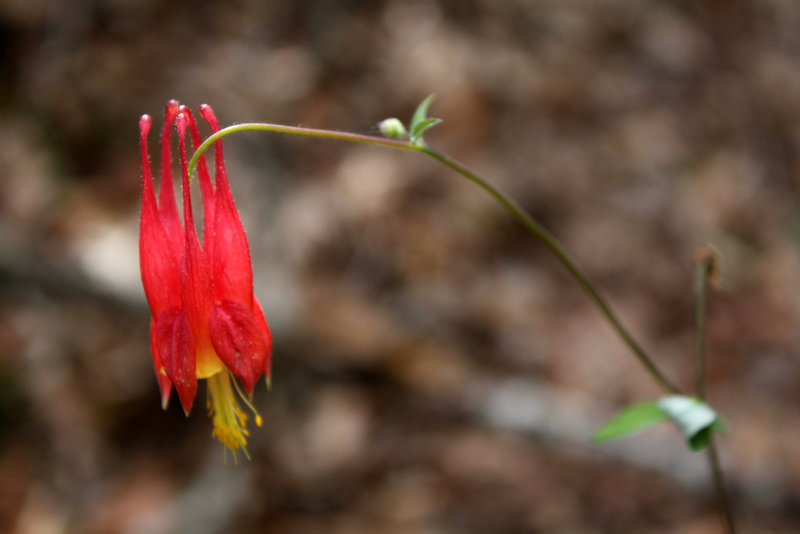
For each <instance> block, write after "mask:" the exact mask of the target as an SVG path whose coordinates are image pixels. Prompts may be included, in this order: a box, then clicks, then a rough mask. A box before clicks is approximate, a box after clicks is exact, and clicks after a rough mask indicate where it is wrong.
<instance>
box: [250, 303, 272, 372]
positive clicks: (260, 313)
mask: <svg viewBox="0 0 800 534" xmlns="http://www.w3.org/2000/svg"><path fill="white" fill-rule="evenodd" d="M253 314H254V315H255V318H256V324H257V325H258V327H259V328H260V329H261V334H262V335H263V336H264V343H265V344H266V346H267V357H266V358H265V359H264V376H265V377H266V379H267V383H269V380H270V377H271V376H272V334H270V332H269V326H268V325H267V319H266V318H265V317H264V309H263V308H262V307H261V303H260V302H258V299H256V298H254V299H253Z"/></svg>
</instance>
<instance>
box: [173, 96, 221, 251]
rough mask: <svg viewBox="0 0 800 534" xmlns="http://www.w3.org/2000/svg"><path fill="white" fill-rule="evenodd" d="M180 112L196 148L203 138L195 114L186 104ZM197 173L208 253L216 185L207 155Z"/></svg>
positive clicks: (205, 246) (200, 162)
mask: <svg viewBox="0 0 800 534" xmlns="http://www.w3.org/2000/svg"><path fill="white" fill-rule="evenodd" d="M180 113H182V114H183V115H184V116H185V117H186V122H187V124H188V126H189V133H190V134H191V136H192V143H193V144H194V147H195V150H196V149H197V147H198V146H200V143H202V139H201V138H200V131H199V130H198V129H197V123H196V122H195V120H194V115H192V112H191V110H190V109H189V108H187V107H186V106H181V107H180ZM197 175H198V177H199V178H200V192H201V194H202V196H203V248H204V249H205V250H206V253H208V254H210V252H209V245H210V241H211V239H209V237H208V236H209V235H210V234H211V232H212V231H213V228H214V185H213V184H212V183H211V177H210V176H209V174H208V166H207V165H206V157H205V155H202V156H200V159H199V160H198V161H197ZM190 178H191V177H190Z"/></svg>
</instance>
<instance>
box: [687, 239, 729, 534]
mask: <svg viewBox="0 0 800 534" xmlns="http://www.w3.org/2000/svg"><path fill="white" fill-rule="evenodd" d="M697 258H698V259H697V263H696V265H695V298H694V312H695V379H696V384H697V397H698V398H699V399H700V400H701V401H704V402H705V400H706V351H705V337H706V336H705V316H706V293H707V289H708V279H709V276H710V275H711V273H712V270H713V265H714V261H715V260H714V252H713V250H711V249H710V247H704V248H703V249H701V250H700V251H699V252H698V256H697ZM709 432H711V435H710V437H709V442H708V447H707V448H706V459H707V460H708V467H709V470H710V471H711V479H712V480H713V481H714V491H715V493H716V494H717V503H718V504H719V508H720V513H721V514H722V516H723V520H724V523H725V528H726V531H727V532H728V534H736V523H735V521H734V519H733V509H732V507H731V503H730V498H729V496H728V491H727V489H726V484H725V475H724V473H723V471H722V464H721V463H720V460H719V452H718V451H717V445H716V442H715V440H714V431H713V429H709Z"/></svg>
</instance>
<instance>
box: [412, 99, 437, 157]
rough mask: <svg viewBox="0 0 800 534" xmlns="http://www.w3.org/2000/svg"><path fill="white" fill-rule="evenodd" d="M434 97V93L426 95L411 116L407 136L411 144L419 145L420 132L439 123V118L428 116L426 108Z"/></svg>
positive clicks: (420, 140)
mask: <svg viewBox="0 0 800 534" xmlns="http://www.w3.org/2000/svg"><path fill="white" fill-rule="evenodd" d="M435 98H436V95H435V94H431V95H428V97H427V98H426V99H425V100H423V101H422V102H420V104H419V106H417V109H416V110H415V111H414V115H413V116H412V117H411V123H410V124H409V126H408V131H409V137H410V140H411V142H412V143H413V144H415V145H419V144H421V143H422V133H423V132H424V131H425V130H427V129H428V128H431V127H433V126H435V125H436V124H438V123H440V122H441V120H440V119H431V118H428V108H429V107H430V105H431V103H432V102H433V101H434V99H435Z"/></svg>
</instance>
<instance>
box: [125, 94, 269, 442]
mask: <svg viewBox="0 0 800 534" xmlns="http://www.w3.org/2000/svg"><path fill="white" fill-rule="evenodd" d="M200 115H201V116H202V117H203V119H205V121H206V122H208V124H209V126H210V127H211V130H212V132H216V131H218V130H219V125H218V123H217V119H216V117H215V116H214V112H213V111H212V110H211V107H209V106H207V105H202V106H200ZM151 123H152V121H151V119H150V117H149V116H147V115H143V116H142V118H141V119H140V120H139V132H140V142H141V153H142V217H141V227H140V232H139V259H140V266H141V272H142V284H143V286H144V292H145V295H146V297H147V302H148V304H149V306H150V311H151V314H152V318H151V321H150V348H151V352H152V355H153V363H154V365H155V369H156V376H157V378H158V385H159V388H160V390H161V400H162V406H163V407H164V408H166V406H167V403H168V402H169V398H170V394H171V391H172V387H173V386H174V387H175V390H176V391H177V393H178V397H179V399H180V402H181V405H182V406H183V409H184V411H185V412H186V414H187V415H188V414H189V412H190V411H191V409H192V403H193V401H194V397H195V394H196V392H197V382H198V379H205V380H206V382H207V390H208V401H207V407H208V410H209V413H210V415H211V417H212V420H213V423H214V431H213V435H214V436H215V437H216V438H217V439H219V440H220V441H221V442H222V443H223V444H224V445H225V446H226V447H228V448H229V449H231V450H232V451H233V453H234V456H235V455H236V452H237V451H238V449H244V447H245V445H246V444H247V436H248V430H247V418H248V417H247V414H246V413H245V412H244V411H243V410H242V409H241V407H240V405H239V402H238V401H237V395H235V394H234V390H236V391H237V393H238V394H239V395H238V396H239V398H240V399H241V400H242V401H243V402H244V403H245V404H246V405H247V406H249V407H250V409H251V410H253V412H254V414H255V419H256V423H257V424H258V425H260V424H261V418H260V416H259V415H258V414H257V413H255V410H254V409H253V407H252V405H251V404H250V402H249V401H248V399H247V397H246V396H245V395H244V394H243V392H242V388H243V389H244V392H246V394H247V396H249V395H250V394H252V391H253V388H254V386H255V384H256V382H257V381H258V379H259V377H260V376H261V374H262V373H265V375H266V377H267V380H269V373H270V351H271V346H272V340H271V336H270V333H269V328H268V326H267V322H266V320H265V318H264V312H263V310H262V309H261V305H260V304H259V303H258V300H256V298H255V297H254V296H253V270H252V265H251V262H250V249H249V245H248V243H247V237H246V236H245V232H244V227H243V226H242V222H241V220H240V219H239V214H238V212H237V211H236V206H235V205H234V203H233V196H232V195H231V191H230V187H229V186H228V179H227V176H226V174H225V162H224V161H223V156H222V143H221V141H219V140H218V141H216V142H215V144H214V164H215V165H214V166H215V171H214V183H212V181H211V177H210V175H209V172H208V167H207V165H206V162H205V157H204V156H203V157H201V158H200V160H199V162H198V165H197V170H198V179H199V182H200V191H201V197H202V205H203V241H202V243H201V242H200V240H199V239H198V236H197V232H196V231H195V223H194V214H193V212H192V202H191V194H190V189H189V173H188V160H187V155H186V130H187V128H188V130H189V133H190V135H191V137H192V142H193V144H194V146H198V145H199V144H200V133H199V130H198V127H197V124H196V122H195V120H194V117H193V115H192V113H191V111H189V109H188V108H186V107H185V106H179V105H178V103H177V102H176V101H174V100H171V101H170V102H168V103H167V105H166V110H165V117H164V126H163V128H162V130H161V185H160V192H159V195H158V196H159V198H158V201H157V200H156V192H155V185H154V183H153V175H152V171H151V169H150V159H149V157H148V149H147V138H148V134H149V131H150V127H151ZM173 125H174V126H175V127H176V128H177V130H178V140H179V145H178V146H179V154H180V168H181V186H182V192H183V194H182V199H183V221H181V218H180V217H179V215H178V205H177V202H176V199H175V194H174V189H173V182H172V157H171V132H172V128H173ZM231 375H233V376H231ZM237 380H238V382H237ZM239 383H241V387H240V386H239ZM245 452H246V451H245Z"/></svg>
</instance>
